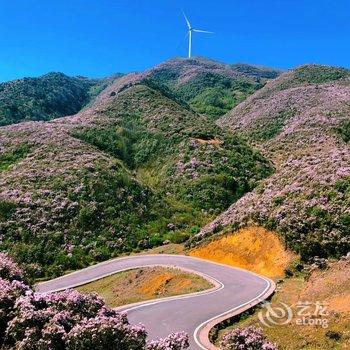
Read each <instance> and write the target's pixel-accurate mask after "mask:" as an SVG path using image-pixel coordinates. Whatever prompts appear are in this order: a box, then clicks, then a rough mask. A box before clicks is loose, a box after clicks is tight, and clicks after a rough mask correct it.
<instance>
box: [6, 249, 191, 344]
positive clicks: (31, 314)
mask: <svg viewBox="0 0 350 350" xmlns="http://www.w3.org/2000/svg"><path fill="white" fill-rule="evenodd" d="M0 347H1V349H4V350H5V349H8V350H10V349H23V350H29V349H50V350H77V349H79V350H91V349H96V350H105V349H118V350H130V349H134V350H168V349H173V350H185V349H187V348H188V347H189V342H188V335H187V334H185V333H183V332H181V333H172V334H170V335H169V336H168V337H165V338H164V339H159V340H155V341H148V340H147V331H146V329H145V327H144V326H143V325H142V324H138V325H131V324H130V323H129V322H128V319H127V317H126V314H125V313H118V312H116V311H114V310H112V309H110V308H108V307H107V306H106V305H105V302H104V301H103V299H101V298H100V297H99V296H97V294H92V293H90V294H87V295H84V294H81V293H79V292H77V291H75V290H66V291H63V292H58V293H42V294H40V293H35V292H34V290H33V289H32V287H31V286H30V285H29V284H28V281H27V278H26V276H25V274H24V272H23V269H22V268H21V267H20V266H18V265H17V264H16V263H14V262H13V261H12V260H11V259H10V258H9V257H8V256H7V255H6V254H3V253H0Z"/></svg>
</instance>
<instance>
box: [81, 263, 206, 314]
mask: <svg viewBox="0 0 350 350" xmlns="http://www.w3.org/2000/svg"><path fill="white" fill-rule="evenodd" d="M211 287H212V285H211V283H209V282H208V281H207V280H206V279H204V278H202V277H200V276H198V275H195V274H190V273H187V272H183V271H181V270H177V269H171V268H164V267H150V268H141V269H133V270H129V271H124V272H120V273H117V274H115V275H112V276H109V277H106V278H103V279H100V280H98V281H95V282H92V283H89V284H87V285H85V286H82V287H79V288H78V290H79V291H80V292H82V293H90V292H97V293H98V294H99V295H100V296H102V297H103V298H104V299H105V301H106V303H107V305H108V306H109V307H117V306H121V305H126V304H130V303H136V302H141V301H146V300H151V299H158V298H165V297H171V296H175V295H180V294H188V293H194V292H199V291H203V290H206V289H209V288H211Z"/></svg>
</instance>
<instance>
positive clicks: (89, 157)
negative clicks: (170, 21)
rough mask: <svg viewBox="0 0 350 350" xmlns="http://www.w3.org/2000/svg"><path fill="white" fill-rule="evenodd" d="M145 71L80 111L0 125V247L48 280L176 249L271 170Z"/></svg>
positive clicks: (112, 87) (114, 85) (121, 80)
mask: <svg viewBox="0 0 350 350" xmlns="http://www.w3.org/2000/svg"><path fill="white" fill-rule="evenodd" d="M171 97H172V96H171V94H169V91H168V90H164V89H163V88H162V87H157V86H156V85H155V84H154V82H153V83H151V84H150V83H149V82H148V81H147V80H146V81H145V80H144V75H142V74H130V75H128V76H124V77H122V78H118V79H115V80H114V82H112V83H111V84H110V85H109V86H108V87H107V88H106V89H105V90H104V91H103V92H101V94H100V95H99V96H98V97H97V98H96V100H95V101H94V103H92V105H91V106H90V107H89V108H85V109H84V110H83V111H81V112H79V113H78V114H76V115H73V116H68V117H64V118H59V119H55V120H53V121H50V122H26V123H20V124H16V125H11V126H6V127H2V128H0V236H1V241H0V250H5V251H8V252H10V253H11V254H12V255H13V256H15V257H16V258H17V259H18V260H20V261H22V262H24V263H26V264H27V266H28V268H30V269H31V270H32V272H33V273H34V275H35V276H55V275H59V274H62V273H63V272H64V271H66V270H69V269H77V268H79V267H82V266H86V265H88V264H89V263H91V262H94V261H102V260H105V259H108V258H109V257H113V256H117V255H119V254H121V253H125V252H130V251H132V250H135V249H144V248H149V247H152V246H155V245H159V244H162V242H163V241H165V240H171V241H174V242H178V241H183V240H185V239H187V238H188V237H189V236H190V235H191V234H193V233H196V232H198V230H199V226H201V225H203V224H204V223H206V222H208V221H209V220H211V219H212V218H213V216H214V215H217V214H218V213H219V212H221V211H222V210H224V209H225V208H227V207H228V206H229V205H230V204H231V203H232V202H233V201H235V200H237V199H238V198H239V197H241V196H242V195H243V194H244V193H246V192H247V191H250V190H252V189H253V188H254V187H255V186H256V184H257V183H258V181H259V180H261V179H262V178H264V177H266V176H268V175H269V174H271V172H272V167H271V164H270V163H269V162H267V161H266V159H264V157H262V156H261V155H260V154H259V153H258V152H256V151H254V150H253V149H252V148H251V147H249V146H248V145H247V144H246V143H245V142H244V141H242V140H241V139H240V138H239V137H237V136H233V135H232V134H230V133H223V132H222V131H221V130H220V128H219V127H217V126H215V125H214V124H213V123H212V122H210V120H209V119H208V118H207V117H204V116H201V115H199V114H196V113H195V112H193V111H192V110H191V109H190V108H188V107H186V106H184V105H182V104H179V103H178V102H176V98H175V100H174V99H172V98H171Z"/></svg>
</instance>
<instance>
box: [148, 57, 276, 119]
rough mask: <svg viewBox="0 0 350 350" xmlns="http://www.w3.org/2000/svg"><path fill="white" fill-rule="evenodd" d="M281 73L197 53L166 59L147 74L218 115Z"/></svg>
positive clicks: (203, 110)
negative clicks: (218, 60)
mask: <svg viewBox="0 0 350 350" xmlns="http://www.w3.org/2000/svg"><path fill="white" fill-rule="evenodd" d="M280 73H281V72H280V71H279V70H275V69H271V68H264V67H257V66H251V65H247V64H234V65H228V64H224V63H220V62H216V61H212V60H208V59H205V58H200V57H197V58H193V59H190V60H188V59H181V58H177V59H173V60H170V61H167V62H165V63H163V64H160V65H159V66H156V67H155V68H153V69H151V70H150V71H148V73H147V78H148V79H151V80H152V81H154V82H156V83H158V84H162V85H165V86H166V87H168V88H169V89H170V90H171V91H172V92H173V93H174V94H176V95H177V96H178V97H179V98H180V99H182V100H184V101H186V102H187V103H188V104H189V105H190V106H191V108H192V109H193V110H194V111H196V112H198V113H201V114H205V115H207V116H210V117H212V118H218V117H219V116H222V115H223V114H225V113H226V112H228V111H229V110H231V109H232V108H233V107H234V106H236V105H237V104H238V103H239V102H241V101H243V100H244V99H245V98H246V97H247V96H249V95H251V94H252V93H253V92H255V91H256V90H258V89H260V88H261V87H263V86H264V84H265V83H266V81H268V80H270V79H273V78H276V77H277V76H278V75H279V74H280Z"/></svg>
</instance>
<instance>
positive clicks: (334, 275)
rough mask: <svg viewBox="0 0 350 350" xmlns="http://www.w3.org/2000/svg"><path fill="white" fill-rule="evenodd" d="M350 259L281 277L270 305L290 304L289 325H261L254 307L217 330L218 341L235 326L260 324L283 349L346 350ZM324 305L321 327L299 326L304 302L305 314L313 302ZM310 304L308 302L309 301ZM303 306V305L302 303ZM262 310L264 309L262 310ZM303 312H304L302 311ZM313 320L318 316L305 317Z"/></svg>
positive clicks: (312, 309)
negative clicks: (323, 321)
mask: <svg viewBox="0 0 350 350" xmlns="http://www.w3.org/2000/svg"><path fill="white" fill-rule="evenodd" d="M349 281H350V262H349V260H341V261H338V262H335V261H334V262H328V265H324V266H323V267H322V268H317V267H313V269H312V270H310V271H309V272H300V271H298V270H296V269H294V270H292V271H290V273H289V277H285V278H283V279H281V280H280V281H279V283H278V288H277V292H276V293H275V295H274V296H273V297H272V300H271V306H272V308H276V310H277V308H280V307H281V304H280V303H281V302H282V303H285V304H286V305H288V306H290V307H291V309H292V311H293V314H294V316H293V318H292V320H291V321H290V322H289V323H288V324H284V325H283V324H277V325H272V327H267V326H265V325H263V324H262V323H261V322H260V321H259V319H258V313H259V311H260V310H261V309H259V308H257V309H256V311H255V312H253V313H252V314H251V315H250V314H249V313H246V314H244V315H243V316H242V317H241V320H240V321H238V322H236V323H234V324H233V325H232V326H230V327H228V328H225V329H223V330H221V331H220V332H219V337H218V339H217V342H218V343H219V342H220V340H221V339H223V338H224V337H225V334H229V333H230V332H231V331H232V329H235V328H237V327H243V328H246V327H251V326H253V327H262V329H263V332H264V334H265V335H266V336H267V338H268V339H269V340H270V341H271V342H274V343H276V344H277V346H278V348H279V349H283V350H301V349H313V350H324V349H337V350H346V349H349V345H350V326H349V325H350V312H349V302H350V292H349V291H350V284H349V283H350V282H349ZM317 302H319V303H321V304H323V305H325V307H326V310H325V313H326V314H327V315H324V316H322V318H323V320H325V321H326V322H327V326H326V327H323V326H322V324H321V323H319V324H317V325H298V324H296V320H297V319H298V318H301V316H298V312H299V311H300V310H301V308H300V306H298V305H299V304H298V303H301V304H300V305H302V306H303V305H306V307H307V310H306V313H307V312H309V313H311V314H312V313H313V312H315V310H316V303H317ZM308 303H310V304H308ZM304 307H305V306H304ZM262 310H263V309H262ZM304 313H305V311H304ZM306 318H307V319H311V321H312V319H315V318H317V316H314V317H313V316H311V317H309V318H308V317H306Z"/></svg>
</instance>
